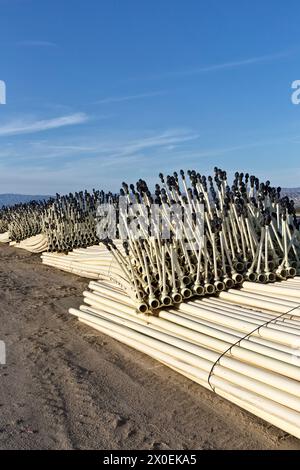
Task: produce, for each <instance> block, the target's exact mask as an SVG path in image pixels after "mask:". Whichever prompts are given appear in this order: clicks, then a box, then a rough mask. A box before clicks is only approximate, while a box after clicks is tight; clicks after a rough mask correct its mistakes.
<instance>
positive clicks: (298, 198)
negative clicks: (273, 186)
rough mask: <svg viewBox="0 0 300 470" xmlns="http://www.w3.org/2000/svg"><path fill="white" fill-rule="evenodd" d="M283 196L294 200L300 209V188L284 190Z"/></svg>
mask: <svg viewBox="0 0 300 470" xmlns="http://www.w3.org/2000/svg"><path fill="white" fill-rule="evenodd" d="M282 196H288V197H289V198H291V199H293V201H294V202H295V206H296V207H297V208H300V188H282Z"/></svg>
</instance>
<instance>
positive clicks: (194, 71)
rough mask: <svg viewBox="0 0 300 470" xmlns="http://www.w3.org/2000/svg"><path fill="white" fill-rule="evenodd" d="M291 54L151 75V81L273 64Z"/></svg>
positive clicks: (269, 55) (268, 55)
mask: <svg viewBox="0 0 300 470" xmlns="http://www.w3.org/2000/svg"><path fill="white" fill-rule="evenodd" d="M290 54H291V52H290V51H286V52H279V53H277V54H267V55H262V56H256V57H248V58H246V59H240V60H233V61H228V62H221V63H219V64H212V65H206V66H201V67H195V68H191V69H187V70H177V71H176V70H175V71H173V72H166V73H161V74H157V75H151V76H149V77H147V78H149V79H151V80H152V79H153V80H155V79H160V78H169V77H184V76H189V75H198V74H202V73H209V72H216V71H218V70H226V69H235V68H239V67H246V66H250V65H256V64H263V63H267V62H273V61H276V60H279V59H283V58H285V57H288V56H289V55H290Z"/></svg>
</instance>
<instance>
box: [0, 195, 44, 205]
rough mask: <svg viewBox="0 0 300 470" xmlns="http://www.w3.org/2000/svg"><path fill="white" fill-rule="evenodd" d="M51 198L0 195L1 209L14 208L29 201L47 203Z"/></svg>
mask: <svg viewBox="0 0 300 470" xmlns="http://www.w3.org/2000/svg"><path fill="white" fill-rule="evenodd" d="M50 197H51V196H45V195H44V196H41V195H36V196H32V195H28V194H0V207H2V206H13V205H14V204H19V203H21V202H22V203H23V202H29V201H45V200H47V199H49V198H50Z"/></svg>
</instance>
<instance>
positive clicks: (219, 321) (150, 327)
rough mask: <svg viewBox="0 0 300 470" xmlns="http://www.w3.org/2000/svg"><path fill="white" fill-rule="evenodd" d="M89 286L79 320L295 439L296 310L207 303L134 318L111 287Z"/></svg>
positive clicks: (299, 385) (299, 367)
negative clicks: (283, 311) (281, 312)
mask: <svg viewBox="0 0 300 470" xmlns="http://www.w3.org/2000/svg"><path fill="white" fill-rule="evenodd" d="M295 282H296V283H298V284H300V282H299V279H298V278H296V281H295ZM89 287H90V291H86V292H84V301H85V304H84V305H82V306H81V307H80V309H79V310H78V309H70V313H71V314H73V315H75V316H77V317H78V318H79V320H80V321H82V322H84V323H86V324H88V325H90V326H92V327H93V328H95V329H97V330H99V331H101V332H103V333H105V334H107V335H109V336H111V337H113V338H115V339H117V340H118V341H121V342H122V343H124V344H127V345H128V346H131V347H133V348H135V349H137V350H139V351H141V352H143V353H145V354H148V355H149V356H151V357H153V358H155V359H156V360H158V361H160V362H162V363H164V364H165V365H167V366H169V367H171V368H172V369H174V370H176V371H178V372H179V373H181V374H183V375H184V376H186V377H188V378H190V379H191V380H194V381H195V382H197V383H199V384H201V385H202V386H204V387H206V388H209V389H212V390H213V391H214V392H216V393H217V394H218V395H221V396H223V397H224V398H226V399H228V400H229V401H231V402H233V403H235V404H237V405H238V406H240V407H242V408H244V409H245V410H247V411H250V412H251V413H253V414H255V415H256V416H258V417H260V418H262V419H264V420H266V421H268V422H269V423H271V424H273V425H275V426H277V427H279V428H281V429H283V430H284V431H286V432H288V433H290V434H292V435H294V436H296V437H298V438H300V357H299V356H300V311H299V310H294V311H293V315H288V314H287V315H282V316H280V318H277V320H275V318H276V317H278V314H275V315H274V313H273V314H271V313H270V312H269V313H266V312H262V311H260V310H259V309H256V310H253V309H251V310H250V309H249V308H246V307H236V305H235V304H232V303H230V302H228V301H225V300H221V299H216V298H209V299H201V300H197V301H195V302H192V301H189V302H187V303H184V304H181V305H180V307H179V308H177V309H174V308H168V309H162V310H161V311H160V312H159V313H158V314H157V315H155V316H154V315H146V314H143V313H137V312H136V310H135V308H134V307H133V304H132V301H131V300H130V298H129V297H128V296H127V295H126V294H124V292H122V289H121V288H120V287H116V286H113V285H112V284H111V283H109V282H99V281H98V282H95V281H92V282H91V283H90V286H89ZM287 310H288V309H286V311H287ZM251 332H253V333H252V334H250V336H246V335H247V334H249V333H251ZM245 336H246V337H245ZM297 348H299V349H297ZM226 351H227V352H226ZM225 352H226V354H224V355H222V354H223V353H225Z"/></svg>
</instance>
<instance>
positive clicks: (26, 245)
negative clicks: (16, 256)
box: [11, 233, 48, 253]
mask: <svg viewBox="0 0 300 470" xmlns="http://www.w3.org/2000/svg"><path fill="white" fill-rule="evenodd" d="M11 245H12V246H14V247H15V248H21V249H23V250H26V251H30V252H31V253H42V252H43V251H46V250H47V249H48V238H47V236H46V235H44V234H43V233H41V234H39V235H35V236H33V237H29V238H26V239H25V240H22V241H21V242H19V243H16V242H11Z"/></svg>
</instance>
